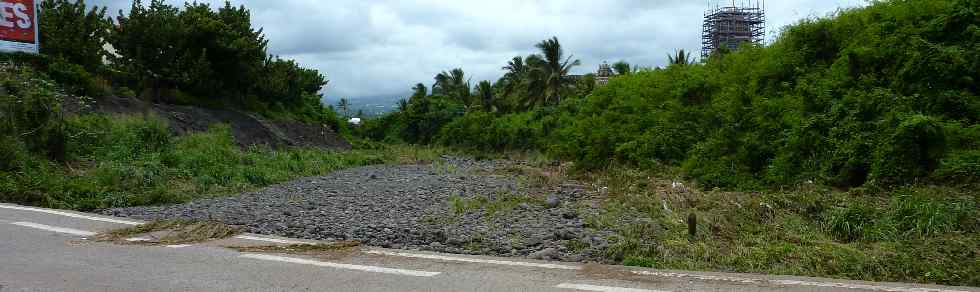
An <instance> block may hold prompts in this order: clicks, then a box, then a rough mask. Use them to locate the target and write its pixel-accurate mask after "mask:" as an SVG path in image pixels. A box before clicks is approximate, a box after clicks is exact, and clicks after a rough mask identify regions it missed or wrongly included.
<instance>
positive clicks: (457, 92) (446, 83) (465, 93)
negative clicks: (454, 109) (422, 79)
mask: <svg viewBox="0 0 980 292" xmlns="http://www.w3.org/2000/svg"><path fill="white" fill-rule="evenodd" d="M435 80H436V83H435V84H434V85H432V93H433V94H444V95H448V96H449V97H451V98H455V99H456V100H457V101H459V102H461V103H463V104H464V105H469V101H470V100H469V99H470V81H469V80H468V79H466V73H464V72H463V69H460V68H456V69H453V70H450V71H449V72H446V71H442V73H439V74H437V75H436V77H435Z"/></svg>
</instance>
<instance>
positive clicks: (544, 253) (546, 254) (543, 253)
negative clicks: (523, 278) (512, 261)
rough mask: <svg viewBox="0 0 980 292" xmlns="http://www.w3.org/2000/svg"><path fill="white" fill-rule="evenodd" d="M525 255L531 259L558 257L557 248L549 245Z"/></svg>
mask: <svg viewBox="0 0 980 292" xmlns="http://www.w3.org/2000/svg"><path fill="white" fill-rule="evenodd" d="M527 257H529V258H532V259H537V260H550V259H555V258H557V257H558V250H557V249H554V248H550V247H549V248H546V249H542V250H539V251H537V252H534V253H532V254H530V255H528V256H527Z"/></svg>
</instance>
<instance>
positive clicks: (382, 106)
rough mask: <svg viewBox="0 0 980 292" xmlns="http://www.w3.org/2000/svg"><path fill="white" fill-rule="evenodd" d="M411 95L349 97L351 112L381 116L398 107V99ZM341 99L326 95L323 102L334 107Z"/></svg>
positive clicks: (352, 113)
mask: <svg viewBox="0 0 980 292" xmlns="http://www.w3.org/2000/svg"><path fill="white" fill-rule="evenodd" d="M409 95H411V93H404V94H393V95H377V96H360V97H351V98H349V100H350V103H351V106H350V114H351V115H354V114H356V113H357V111H358V110H362V111H364V114H365V115H367V116H379V115H383V114H386V113H389V112H392V111H395V110H397V109H398V100H399V99H402V98H406V97H407V96H409ZM339 101H340V97H332V96H328V97H324V98H323V103H324V104H326V105H331V106H333V107H334V108H336V107H337V103H338V102H339Z"/></svg>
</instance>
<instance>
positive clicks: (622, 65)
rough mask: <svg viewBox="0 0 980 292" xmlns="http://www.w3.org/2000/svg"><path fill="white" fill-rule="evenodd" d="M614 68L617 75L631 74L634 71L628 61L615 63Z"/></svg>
mask: <svg viewBox="0 0 980 292" xmlns="http://www.w3.org/2000/svg"><path fill="white" fill-rule="evenodd" d="M612 68H613V71H615V72H616V75H629V74H630V73H632V72H633V69H631V68H630V63H626V61H619V62H616V63H613V64H612Z"/></svg>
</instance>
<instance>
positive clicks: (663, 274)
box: [633, 271, 766, 284]
mask: <svg viewBox="0 0 980 292" xmlns="http://www.w3.org/2000/svg"><path fill="white" fill-rule="evenodd" d="M633 273H634V274H637V275H645V276H658V277H667V278H691V279H697V280H702V281H724V282H736V283H743V284H762V283H765V282H766V280H763V279H751V278H739V277H725V276H709V275H696V274H684V273H668V272H654V271H633Z"/></svg>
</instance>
